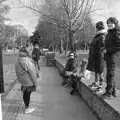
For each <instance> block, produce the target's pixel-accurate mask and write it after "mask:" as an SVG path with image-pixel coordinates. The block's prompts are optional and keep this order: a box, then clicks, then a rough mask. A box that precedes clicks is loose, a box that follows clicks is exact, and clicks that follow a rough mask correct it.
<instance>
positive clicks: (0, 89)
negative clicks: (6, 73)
mask: <svg viewBox="0 0 120 120" xmlns="http://www.w3.org/2000/svg"><path fill="white" fill-rule="evenodd" d="M2 59H3V58H2V47H1V45H0V120H2V103H1V93H3V92H4V81H3V60H2Z"/></svg>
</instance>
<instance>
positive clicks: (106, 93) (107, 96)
mask: <svg viewBox="0 0 120 120" xmlns="http://www.w3.org/2000/svg"><path fill="white" fill-rule="evenodd" d="M101 97H102V98H103V99H112V98H113V95H112V94H110V93H108V92H105V93H104V94H103V95H101Z"/></svg>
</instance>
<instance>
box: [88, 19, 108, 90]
mask: <svg viewBox="0 0 120 120" xmlns="http://www.w3.org/2000/svg"><path fill="white" fill-rule="evenodd" d="M105 36H106V31H105V26H104V24H103V22H102V21H99V22H97V23H96V34H95V37H94V39H93V41H92V42H91V44H90V51H89V58H88V65H87V69H88V70H90V71H92V72H95V81H94V82H93V83H92V84H91V85H89V86H90V88H91V89H92V90H95V91H100V90H101V89H102V84H103V71H104V51H105V46H104V42H105Z"/></svg>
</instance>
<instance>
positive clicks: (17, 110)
mask: <svg viewBox="0 0 120 120" xmlns="http://www.w3.org/2000/svg"><path fill="white" fill-rule="evenodd" d="M40 65H41V71H40V78H39V79H38V82H39V90H37V91H36V92H34V93H33V94H32V96H31V104H30V106H31V107H35V108H36V111H35V112H33V113H31V114H24V105H23V102H22V94H21V91H20V85H19V84H18V83H16V84H15V85H14V87H13V89H12V90H11V91H10V92H9V94H8V95H7V96H6V98H5V99H4V100H3V116H4V120H97V118H96V116H95V115H94V114H93V113H92V111H91V110H90V109H89V108H88V106H87V105H86V104H85V103H84V102H83V101H82V99H81V98H80V97H79V96H71V95H70V94H69V92H70V89H67V88H64V87H63V86H61V82H62V78H61V77H60V75H59V73H58V71H57V69H56V68H55V67H47V66H46V64H45V59H44V58H42V59H41V63H40Z"/></svg>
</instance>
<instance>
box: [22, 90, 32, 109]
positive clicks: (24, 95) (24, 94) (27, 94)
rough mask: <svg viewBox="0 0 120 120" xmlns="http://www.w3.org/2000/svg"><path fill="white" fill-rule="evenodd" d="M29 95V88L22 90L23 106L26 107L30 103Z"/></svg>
mask: <svg viewBox="0 0 120 120" xmlns="http://www.w3.org/2000/svg"><path fill="white" fill-rule="evenodd" d="M30 96H31V91H30V90H27V89H26V90H24V92H23V101H24V104H25V107H26V108H28V107H29V103H30Z"/></svg>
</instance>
